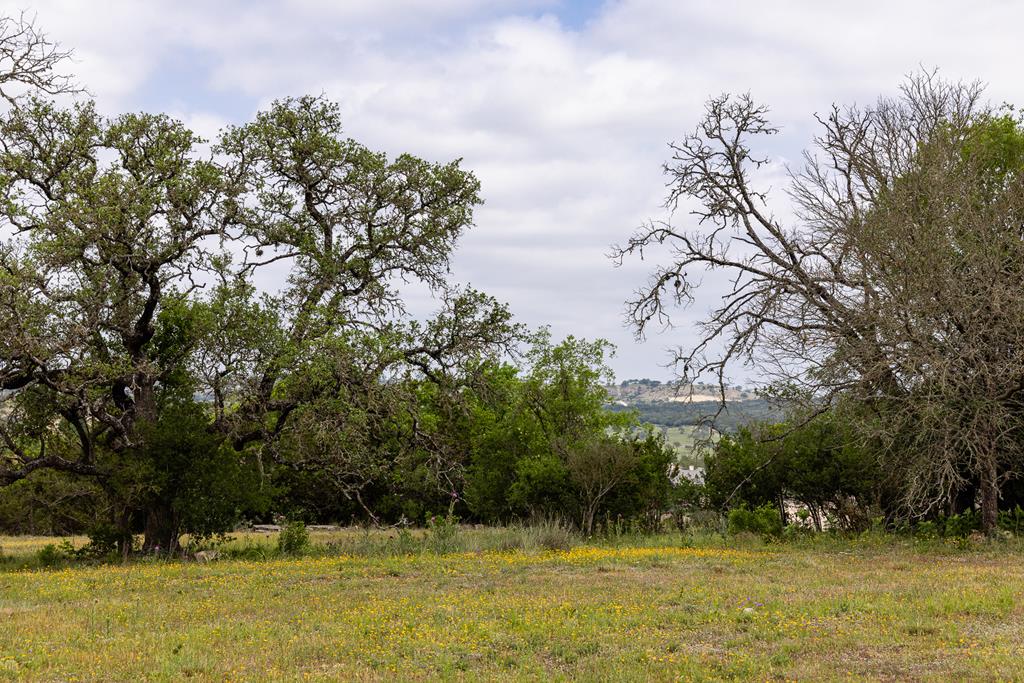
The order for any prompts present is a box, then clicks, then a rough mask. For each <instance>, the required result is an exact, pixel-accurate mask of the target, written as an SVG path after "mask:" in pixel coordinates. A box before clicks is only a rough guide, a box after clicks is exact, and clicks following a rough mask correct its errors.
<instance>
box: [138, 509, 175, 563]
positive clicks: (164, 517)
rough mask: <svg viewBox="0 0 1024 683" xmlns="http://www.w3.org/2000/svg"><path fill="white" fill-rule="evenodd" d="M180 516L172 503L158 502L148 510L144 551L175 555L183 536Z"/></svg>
mask: <svg viewBox="0 0 1024 683" xmlns="http://www.w3.org/2000/svg"><path fill="white" fill-rule="evenodd" d="M179 529H180V523H179V521H178V516H177V514H175V512H174V510H173V509H172V508H171V506H170V505H168V504H166V503H156V504H153V505H151V506H150V507H149V509H148V510H146V528H145V539H144V540H143V542H142V551H143V552H145V553H154V554H158V555H173V554H174V553H175V552H177V550H178V540H179V538H180V536H181V532H180V531H179Z"/></svg>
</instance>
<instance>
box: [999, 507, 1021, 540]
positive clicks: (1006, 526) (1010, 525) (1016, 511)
mask: <svg viewBox="0 0 1024 683" xmlns="http://www.w3.org/2000/svg"><path fill="white" fill-rule="evenodd" d="M999 528H1000V529H1002V530H1004V531H1012V532H1013V533H1014V534H1015V535H1018V536H1019V535H1020V534H1021V532H1024V509H1021V507H1020V505H1015V506H1014V507H1013V509H1012V510H1003V511H1002V512H1000V513H999Z"/></svg>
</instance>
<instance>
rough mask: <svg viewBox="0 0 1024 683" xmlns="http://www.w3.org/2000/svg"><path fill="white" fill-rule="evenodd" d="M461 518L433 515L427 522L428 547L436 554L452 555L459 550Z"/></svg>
mask: <svg viewBox="0 0 1024 683" xmlns="http://www.w3.org/2000/svg"><path fill="white" fill-rule="evenodd" d="M458 535H459V518H458V517H456V516H454V515H452V514H448V515H445V516H444V517H441V516H440V515H433V516H432V517H430V518H429V519H428V520H427V545H428V546H429V547H430V549H431V550H433V551H434V552H435V553H442V554H443V553H450V552H453V551H455V550H457V549H458Z"/></svg>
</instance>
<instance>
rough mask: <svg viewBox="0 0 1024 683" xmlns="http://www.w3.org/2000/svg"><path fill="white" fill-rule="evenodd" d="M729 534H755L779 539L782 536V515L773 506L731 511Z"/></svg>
mask: <svg viewBox="0 0 1024 683" xmlns="http://www.w3.org/2000/svg"><path fill="white" fill-rule="evenodd" d="M728 528H729V533H730V534H741V533H753V534H757V535H758V536H761V537H763V538H778V537H779V536H781V535H782V515H780V514H779V509H778V508H777V507H774V506H772V505H762V506H760V507H757V508H754V509H750V508H748V507H746V506H743V505H741V506H738V507H734V508H733V509H732V510H729V526H728Z"/></svg>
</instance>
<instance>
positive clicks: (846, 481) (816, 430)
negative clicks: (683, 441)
mask: <svg viewBox="0 0 1024 683" xmlns="http://www.w3.org/2000/svg"><path fill="white" fill-rule="evenodd" d="M705 467H706V474H705V487H704V492H705V494H706V495H707V498H708V502H709V504H710V505H711V506H712V507H714V508H718V509H721V508H725V507H732V506H736V505H739V504H746V505H748V506H751V507H758V506H762V505H770V506H773V507H774V508H775V509H776V511H777V510H778V509H779V507H780V505H781V504H782V501H784V500H792V501H795V502H797V503H800V504H802V505H804V506H806V507H807V508H808V509H809V510H810V512H811V515H812V517H813V518H814V522H815V526H816V527H817V528H818V529H819V530H820V529H821V526H822V515H824V514H825V513H826V512H828V513H830V514H831V515H832V516H833V519H834V521H835V522H836V523H838V524H839V525H840V526H841V527H842V528H847V529H849V528H857V529H861V528H865V527H866V526H867V524H868V521H869V516H870V510H869V508H870V507H871V506H872V505H877V504H878V503H879V501H881V500H882V499H883V492H884V488H885V477H884V475H883V472H882V470H881V468H880V463H879V461H878V456H877V454H876V453H875V452H874V451H873V450H872V449H871V448H868V447H865V445H864V444H862V443H861V442H859V441H858V440H857V438H856V435H855V434H854V432H853V430H852V429H851V428H850V426H849V425H848V423H847V418H846V416H845V415H844V414H841V413H837V412H828V413H823V414H821V415H818V416H816V417H815V418H814V419H811V420H809V421H806V422H805V423H803V424H800V423H799V422H798V423H796V424H787V423H779V424H775V425H756V426H754V427H752V428H745V429H741V430H740V431H739V433H737V434H736V435H733V436H725V437H722V439H720V440H719V442H718V443H717V444H716V445H715V448H714V449H713V451H712V452H711V453H709V454H708V456H707V457H706V458H705Z"/></svg>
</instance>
